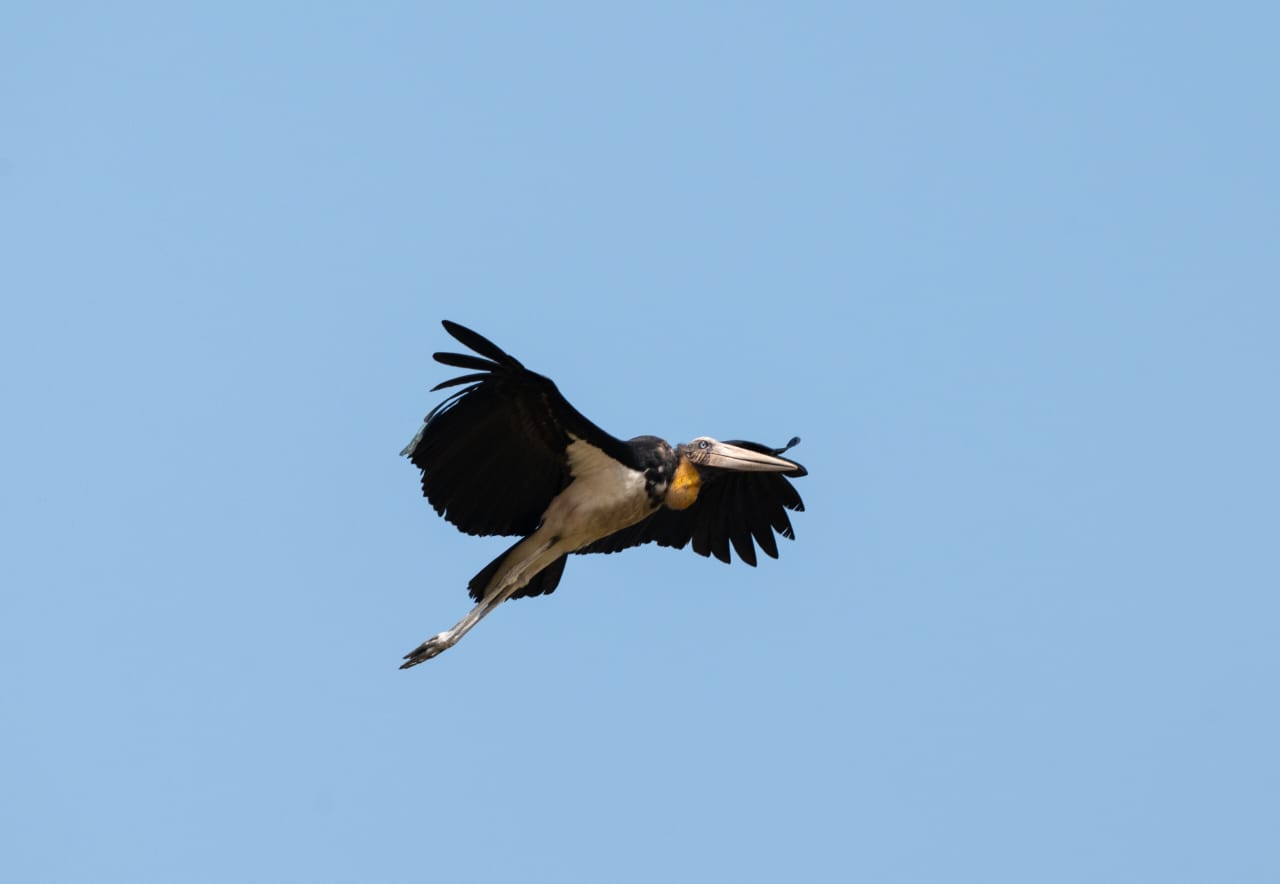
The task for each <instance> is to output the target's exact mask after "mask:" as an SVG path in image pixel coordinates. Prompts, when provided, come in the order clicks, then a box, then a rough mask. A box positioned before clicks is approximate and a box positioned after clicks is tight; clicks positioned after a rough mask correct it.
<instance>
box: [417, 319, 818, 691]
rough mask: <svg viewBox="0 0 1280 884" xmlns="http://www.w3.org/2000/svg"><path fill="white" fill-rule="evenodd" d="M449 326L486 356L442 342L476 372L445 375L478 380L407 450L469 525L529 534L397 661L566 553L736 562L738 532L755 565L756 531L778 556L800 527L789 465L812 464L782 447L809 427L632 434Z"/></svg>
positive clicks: (470, 619)
mask: <svg viewBox="0 0 1280 884" xmlns="http://www.w3.org/2000/svg"><path fill="white" fill-rule="evenodd" d="M444 327H445V330H446V331H448V332H449V333H450V334H451V335H453V336H454V337H455V338H457V339H458V340H459V341H461V342H462V343H463V344H465V345H467V346H468V347H470V348H471V349H472V350H474V351H475V352H476V353H479V354H481V357H484V358H481V357H477V356H472V355H470V354H460V353H436V354H435V359H436V360H437V361H439V362H442V363H444V364H445V365H452V366H456V367H460V368H466V369H471V370H472V371H473V373H472V374H467V375H464V376H462V377H459V378H454V379H452V380H449V381H445V382H444V383H442V384H439V385H437V386H436V387H435V389H437V390H439V389H442V388H445V387H451V386H458V385H462V384H467V385H468V386H466V387H465V388H464V389H463V390H461V391H460V392H457V393H454V394H453V395H452V396H450V397H449V398H448V399H446V400H445V401H444V402H442V403H441V404H440V405H439V406H437V407H436V408H435V409H434V410H433V411H432V412H431V413H430V414H428V415H427V418H426V421H425V422H424V425H423V427H422V429H421V430H420V431H419V432H418V434H417V436H415V437H414V439H413V441H412V442H410V443H409V445H408V446H407V447H406V448H405V449H404V451H403V452H401V453H402V454H405V455H408V456H409V457H410V458H411V459H412V461H413V463H414V464H415V465H416V466H418V467H419V468H420V469H421V470H422V489H423V493H424V495H425V496H426V497H427V499H428V500H429V501H430V502H431V504H432V505H433V506H434V507H435V509H436V511H437V512H438V513H440V515H442V516H444V518H445V519H447V520H449V521H450V522H453V523H454V524H455V525H456V526H457V527H458V528H459V529H461V530H462V531H465V532H467V533H469V534H505V535H518V536H521V537H522V538H523V539H522V540H520V541H518V542H517V543H516V544H515V545H514V546H512V547H511V548H510V549H508V550H507V551H506V552H504V553H503V554H502V555H500V556H499V557H498V558H496V559H495V560H494V561H492V562H491V563H489V565H488V566H487V567H485V568H484V569H483V570H482V571H480V573H479V574H477V575H476V576H475V577H474V578H472V580H471V583H470V584H469V587H468V588H469V589H470V591H471V596H472V598H474V599H475V600H476V602H477V604H476V606H475V608H473V609H472V610H471V612H470V613H468V614H467V616H466V617H464V618H463V619H462V620H460V621H459V622H458V623H457V624H456V625H455V626H454V627H453V628H452V629H449V630H446V631H444V632H442V633H439V634H438V635H436V636H433V637H432V638H430V639H428V640H427V641H425V642H423V643H422V644H421V645H420V646H419V647H417V648H416V649H414V650H413V651H412V652H410V653H409V654H407V655H406V656H405V663H404V664H403V665H402V667H401V668H408V667H411V666H415V665H417V664H418V663H421V662H423V661H425V660H429V659H431V658H432V657H434V656H436V655H437V654H439V653H441V652H442V651H444V650H447V649H448V648H450V647H452V646H453V645H454V644H456V643H457V641H458V640H459V639H460V638H461V637H462V636H463V635H465V634H466V633H467V632H468V631H469V630H470V629H471V628H472V627H473V626H475V624H476V623H478V622H479V621H480V620H481V619H482V618H483V617H484V616H485V615H487V614H488V613H489V612H490V611H492V610H493V609H494V608H496V607H497V606H498V605H500V604H501V603H502V602H504V601H506V600H507V599H508V598H521V597H524V596H534V595H543V594H545V593H549V592H552V591H553V590H554V589H555V588H556V586H557V585H558V584H559V582H560V577H561V575H562V574H563V572H564V566H565V561H566V558H567V556H568V555H569V554H570V553H588V552H604V553H608V552H618V551H620V550H622V549H626V548H628V547H631V546H636V545H638V544H642V543H648V542H651V541H652V542H656V543H659V544H661V545H663V546H673V547H677V548H680V547H683V546H685V545H686V544H688V543H690V542H692V544H693V548H694V551H695V552H698V553H700V554H702V555H708V554H715V555H716V557H717V558H720V559H721V560H722V561H725V562H728V561H729V546H730V544H732V546H733V548H734V550H735V551H736V552H737V553H738V556H739V558H741V559H743V560H744V561H746V562H747V563H748V564H751V565H754V564H755V549H754V547H753V545H752V540H753V539H754V540H755V542H756V543H758V544H759V545H760V547H761V549H763V550H764V551H765V552H766V553H767V554H768V555H770V556H773V557H775V558H776V557H777V544H776V542H775V540H774V537H773V532H774V531H777V532H778V533H780V534H782V535H783V536H786V537H791V536H794V535H793V534H792V531H791V525H790V521H789V520H788V518H787V515H786V510H788V509H792V510H801V509H803V508H804V505H803V503H801V501H800V497H799V495H798V494H796V492H795V489H794V488H793V487H792V486H791V484H790V482H788V481H787V480H786V479H785V478H783V476H792V477H799V476H803V475H805V469H804V467H802V466H800V465H799V464H797V463H795V462H793V461H790V460H785V459H783V458H781V457H779V456H778V455H780V454H782V453H784V452H785V451H786V448H789V447H791V445H794V444H795V443H796V442H797V441H799V440H792V442H791V443H790V444H789V445H788V446H786V448H781V449H772V448H768V447H766V446H763V445H759V444H756V443H751V442H734V443H724V442H718V441H716V440H715V439H711V438H709V437H700V438H698V439H695V440H694V441H693V442H691V443H688V444H687V445H680V446H675V447H673V446H671V445H669V444H668V443H667V442H665V441H663V440H662V439H659V438H657V437H656V436H637V437H636V438H634V439H631V440H629V441H622V440H620V439H616V438H614V437H613V436H610V435H609V434H608V433H605V432H604V431H603V430H601V429H600V428H599V427H597V426H595V424H593V423H591V422H590V421H589V420H587V419H586V418H585V417H583V416H582V415H581V414H580V413H578V411H577V410H576V409H574V408H573V406H572V405H570V404H569V403H568V402H567V401H566V400H565V399H564V397H563V396H561V395H560V392H559V390H557V389H556V386H555V384H553V383H552V382H551V381H550V380H549V379H547V378H545V377H543V376H542V375H539V374H535V373H534V372H531V371H529V370H528V369H526V368H525V367H524V366H523V365H521V364H520V363H519V362H518V361H516V360H515V359H513V358H512V357H511V356H509V355H507V354H506V353H504V352H503V351H502V350H501V349H499V348H498V347H497V346H495V345H494V344H493V343H492V342H491V341H489V340H488V339H486V338H483V337H481V336H480V335H478V334H476V333H475V332H473V331H471V330H470V329H467V328H464V327H462V326H460V325H457V324H456V323H452V322H448V321H446V322H445V323H444ZM704 492H705V493H704Z"/></svg>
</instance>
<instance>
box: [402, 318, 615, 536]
mask: <svg viewBox="0 0 1280 884" xmlns="http://www.w3.org/2000/svg"><path fill="white" fill-rule="evenodd" d="M443 324H444V328H445V331H447V332H448V333H449V334H451V335H453V337H454V338H456V339H457V340H458V341H460V342H461V343H463V344H465V345H466V346H467V347H469V348H470V349H472V350H474V351H475V352H476V353H478V354H480V355H479V356H472V355H471V354H469V353H436V354H435V360H436V361H437V362H441V363H443V364H445V365H450V366H453V367H455V368H464V369H468V370H470V371H471V373H470V374H466V375H462V376H461V377H456V378H452V379H451V380H447V381H444V382H443V383H440V384H437V385H436V386H435V387H433V388H432V392H435V391H436V390H440V389H444V388H446V387H455V386H460V385H462V384H466V385H467V386H466V387H465V388H464V389H462V390H459V391H458V392H456V393H454V394H453V395H451V396H450V397H449V398H448V399H446V400H445V401H444V402H441V403H440V404H439V405H437V406H436V407H435V408H434V409H432V411H431V413H430V414H428V415H427V417H426V421H425V423H424V424H423V427H422V429H421V430H420V431H419V432H418V435H417V436H415V437H414V438H413V441H412V442H410V443H409V444H408V446H406V447H405V449H404V451H402V452H401V454H404V455H407V456H408V457H409V459H410V460H412V461H413V464H414V466H416V467H418V468H419V469H420V470H422V493H423V494H424V495H425V496H426V498H427V500H429V501H430V502H431V505H432V506H433V507H435V509H436V512H438V513H439V514H440V515H442V516H444V517H445V518H446V519H447V520H449V521H450V522H452V523H453V524H454V525H456V526H457V527H458V528H459V529H461V530H462V531H465V532H466V533H468V534H505V535H523V534H531V533H533V531H534V530H536V529H537V527H538V522H539V520H540V519H541V517H542V513H543V512H544V511H545V510H546V508H547V505H548V504H550V503H551V499H552V498H553V497H555V495H556V494H558V493H559V492H560V491H561V490H562V489H563V488H564V487H565V486H566V485H567V484H568V483H569V481H570V479H571V477H570V475H569V466H568V457H567V454H566V449H567V447H568V445H569V442H570V439H569V434H570V433H572V434H573V435H574V436H576V437H577V438H579V439H582V440H584V441H586V442H589V443H591V444H592V445H595V446H596V447H598V448H600V449H601V450H603V451H605V453H606V454H609V455H610V456H612V457H616V458H618V459H619V460H622V461H623V462H624V463H629V461H630V459H631V458H632V457H633V454H632V452H631V449H630V448H629V447H628V446H627V444H626V443H624V442H622V441H620V440H618V439H615V438H614V437H613V436H610V435H609V434H608V433H606V432H604V431H603V430H601V429H600V428H599V427H597V426H596V425H595V424H593V423H592V422H591V421H589V420H587V419H586V418H585V417H583V416H582V415H581V414H580V413H579V412H578V411H577V409H575V408H574V407H573V406H572V405H570V404H569V403H568V401H566V400H565V398H564V397H563V396H562V395H560V391H559V390H557V389H556V385H555V384H554V383H552V382H551V380H550V379H549V378H545V377H543V376H542V375H540V374H535V373H534V372H531V371H529V370H528V369H527V368H525V367H524V366H523V365H521V364H520V362H519V361H517V360H516V359H515V358H514V357H512V356H509V355H507V354H506V353H504V352H503V351H502V350H501V349H500V348H498V347H497V346H496V345H495V344H494V343H493V342H492V341H490V340H488V339H487V338H485V337H482V336H481V335H479V334H477V333H475V332H473V331H471V330H470V329H468V328H464V327H463V326H461V325H458V324H457V323H455V322H449V321H448V320H445V321H444V323H443Z"/></svg>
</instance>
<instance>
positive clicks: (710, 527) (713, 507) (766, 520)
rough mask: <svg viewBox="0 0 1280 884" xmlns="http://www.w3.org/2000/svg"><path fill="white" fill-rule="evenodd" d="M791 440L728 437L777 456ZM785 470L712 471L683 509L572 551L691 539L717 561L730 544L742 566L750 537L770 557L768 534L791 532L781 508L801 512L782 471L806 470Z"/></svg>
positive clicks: (797, 473) (749, 557) (795, 474)
mask: <svg viewBox="0 0 1280 884" xmlns="http://www.w3.org/2000/svg"><path fill="white" fill-rule="evenodd" d="M798 441H799V440H798V439H793V440H792V441H791V444H789V445H787V446H786V447H785V448H770V447H769V446H767V445H761V444H760V443H758V442H742V441H738V440H734V441H731V442H730V443H729V444H730V445H738V446H741V447H742V448H748V449H750V450H752V451H758V452H761V453H762V454H774V455H781V454H782V453H783V452H785V451H786V450H787V448H790V447H791V446H792V445H794V444H796V442H798ZM796 466H797V470H793V471H792V472H790V473H758V472H734V471H729V470H724V471H721V470H717V471H715V472H713V473H710V474H709V475H708V476H706V477H704V479H703V482H704V484H703V486H702V488H701V490H700V491H699V492H698V499H697V500H696V501H694V504H693V506H691V507H689V508H688V509H686V510H672V509H667V508H666V507H662V508H660V509H659V510H657V511H656V512H655V513H654V514H653V515H651V516H649V518H647V519H645V520H644V521H642V522H638V523H637V524H635V525H632V526H631V527H629V528H623V529H622V530H621V531H617V532H615V533H613V534H610V535H609V536H608V537H605V538H603V539H601V540H597V541H596V542H595V543H592V544H590V545H588V546H585V547H583V548H582V549H580V550H578V552H580V553H613V552H619V551H621V550H624V549H628V548H630V547H633V546H639V545H641V544H644V543H656V544H658V545H659V546H670V547H675V548H676V549H684V548H685V546H687V545H688V544H690V543H692V544H693V551H694V552H696V553H697V554H698V555H700V556H711V555H713V556H715V557H716V558H717V559H719V560H720V561H722V562H725V563H728V562H729V561H730V560H731V559H730V555H729V547H730V546H731V545H732V547H733V549H734V551H735V552H737V554H738V558H740V559H742V561H744V562H746V563H747V564H748V565H752V566H754V565H755V564H756V550H755V546H754V545H753V544H752V541H753V540H754V541H755V543H756V544H759V546H760V549H762V550H764V552H765V554H766V555H768V556H769V557H770V558H774V559H776V558H777V557H778V543H777V540H776V539H775V538H774V536H773V535H774V533H775V532H776V533H778V534H781V535H782V536H783V537H786V538H789V539H792V540H794V539H795V536H796V535H795V531H794V530H793V529H792V527H791V520H790V519H789V518H788V517H787V510H794V511H796V512H803V511H804V501H802V500H801V499H800V495H799V493H798V492H797V491H796V489H795V487H794V486H793V485H792V484H791V483H790V482H789V481H788V480H787V478H786V477H787V476H791V477H792V478H799V477H801V476H804V475H807V474H808V471H807V470H805V468H804V467H802V466H800V465H799V464H797V465H796Z"/></svg>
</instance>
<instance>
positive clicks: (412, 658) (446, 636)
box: [400, 630, 459, 669]
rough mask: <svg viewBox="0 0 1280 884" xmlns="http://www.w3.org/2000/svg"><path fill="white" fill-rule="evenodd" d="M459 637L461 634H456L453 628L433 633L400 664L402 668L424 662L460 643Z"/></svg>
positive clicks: (405, 656) (406, 655)
mask: <svg viewBox="0 0 1280 884" xmlns="http://www.w3.org/2000/svg"><path fill="white" fill-rule="evenodd" d="M458 638H459V636H455V635H454V634H453V631H452V630H449V631H446V632H442V633H440V634H438V635H433V636H432V637H431V638H429V639H427V640H426V641H424V642H423V643H422V644H420V645H418V646H417V647H416V648H414V649H413V650H412V651H410V652H409V653H407V654H405V655H404V662H403V663H401V664H400V668H401V669H408V668H409V667H411V666H417V665H418V664H419V663H424V662H426V661H427V660H430V659H431V658H432V657H435V656H438V655H440V654H443V653H444V652H445V651H447V650H449V649H450V648H452V647H453V646H454V645H456V644H457V643H458Z"/></svg>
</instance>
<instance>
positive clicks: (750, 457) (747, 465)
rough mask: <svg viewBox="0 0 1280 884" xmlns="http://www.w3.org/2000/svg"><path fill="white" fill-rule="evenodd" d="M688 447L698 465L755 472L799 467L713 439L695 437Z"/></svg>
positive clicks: (768, 455) (792, 470)
mask: <svg viewBox="0 0 1280 884" xmlns="http://www.w3.org/2000/svg"><path fill="white" fill-rule="evenodd" d="M704 446H705V447H704ZM690 448H691V449H692V451H691V452H690V456H689V459H690V460H692V461H693V462H694V463H696V464H699V465H700V466H708V467H717V468H719V469H722V470H738V471H739V472H755V473H790V472H794V471H795V470H798V469H801V467H800V465H799V464H794V463H792V462H791V461H789V460H783V459H782V458H780V457H774V456H773V455H772V454H765V453H764V452H762V451H752V450H751V449H750V448H741V447H739V446H737V445H730V444H729V443H727V442H717V441H716V440H714V439H697V440H695V441H694V442H693V443H692V444H691V445H690Z"/></svg>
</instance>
